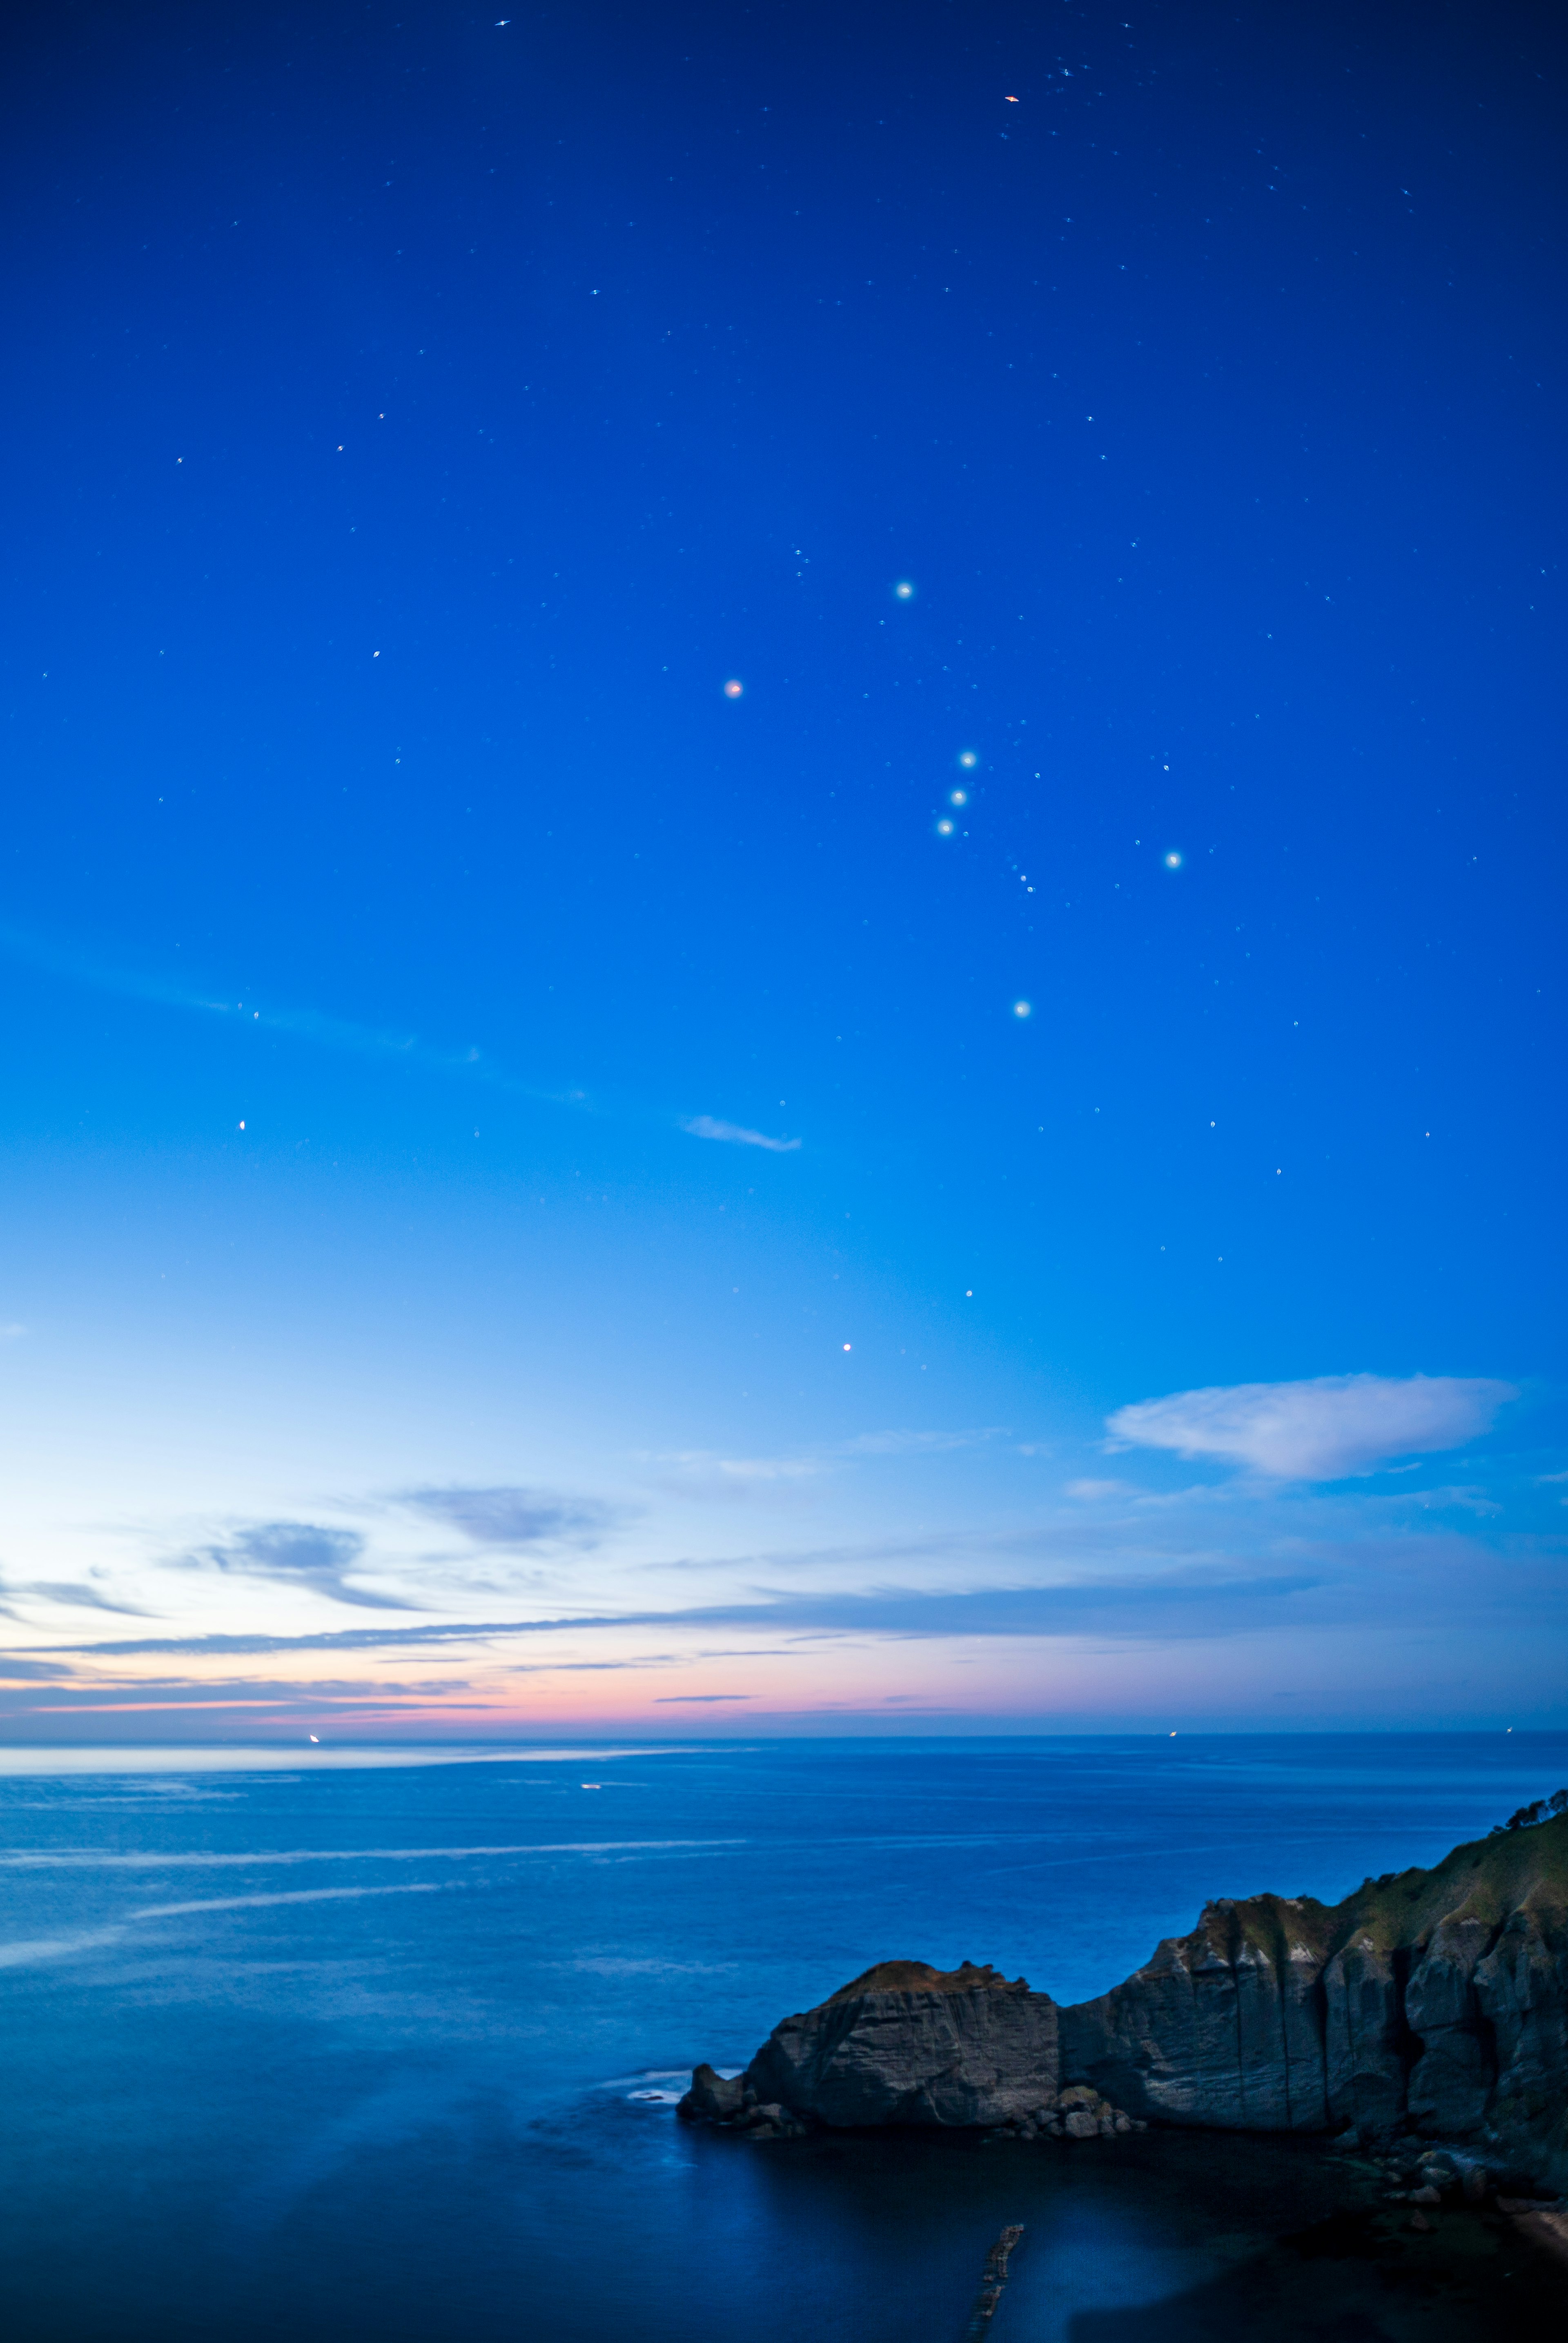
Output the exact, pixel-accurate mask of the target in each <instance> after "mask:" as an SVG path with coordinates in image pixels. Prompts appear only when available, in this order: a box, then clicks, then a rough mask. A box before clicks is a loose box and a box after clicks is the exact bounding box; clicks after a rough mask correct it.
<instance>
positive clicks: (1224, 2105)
mask: <svg viewBox="0 0 1568 2343" xmlns="http://www.w3.org/2000/svg"><path fill="white" fill-rule="evenodd" d="M715 2079H716V2080H717V2078H715ZM1078 2084H1085V2085H1089V2086H1091V2087H1093V2089H1094V2090H1095V2091H1097V2092H1099V2093H1101V2094H1103V2097H1105V2098H1106V2099H1107V2100H1110V2101H1111V2102H1113V2103H1114V2105H1115V2107H1119V2108H1121V2109H1124V2110H1126V2111H1127V2113H1128V2114H1129V2115H1130V2116H1131V2117H1143V2118H1147V2119H1153V2120H1156V2121H1158V2122H1161V2123H1165V2124H1187V2125H1195V2126H1202V2127H1206V2128H1219V2129H1225V2130H1243V2131H1317V2132H1321V2131H1328V2130H1336V2131H1337V2130H1341V2129H1342V2128H1344V2127H1347V2126H1352V2125H1353V2126H1355V2127H1358V2128H1359V2129H1360V2130H1361V2131H1362V2133H1364V2134H1366V2135H1368V2136H1375V2135H1377V2134H1380V2133H1388V2132H1391V2131H1394V2130H1399V2129H1413V2130H1415V2131H1417V2132H1419V2133H1421V2134H1422V2135H1423V2136H1425V2137H1429V2138H1438V2139H1443V2140H1449V2141H1455V2142H1458V2141H1472V2142H1473V2143H1474V2144H1475V2147H1476V2150H1477V2153H1478V2154H1480V2155H1490V2156H1491V2157H1493V2160H1494V2161H1495V2162H1501V2163H1503V2164H1507V2165H1512V2166H1514V2167H1524V2168H1527V2169H1528V2170H1530V2171H1531V2172H1532V2173H1533V2174H1534V2175H1536V2176H1537V2177H1542V2178H1544V2179H1547V2180H1550V2181H1552V2182H1553V2183H1555V2184H1556V2185H1558V2186H1568V1816H1563V1817H1562V1818H1561V1819H1559V1820H1558V1821H1555V1822H1550V1823H1544V1824H1542V1825H1538V1826H1537V1827H1535V1828H1533V1829H1526V1830H1520V1831H1514V1832H1509V1833H1507V1834H1505V1835H1503V1836H1501V1837H1495V1838H1489V1839H1483V1840H1480V1841H1478V1842H1477V1843H1476V1844H1474V1845H1470V1846H1461V1847H1456V1848H1455V1849H1454V1851H1453V1853H1452V1855H1449V1856H1447V1857H1446V1858H1445V1860H1444V1861H1443V1862H1442V1863H1441V1864H1439V1865H1437V1866H1436V1868H1435V1869H1434V1870H1432V1871H1407V1872H1405V1873H1403V1874H1402V1875H1401V1876H1400V1877H1398V1878H1388V1879H1384V1880H1382V1881H1379V1882H1376V1883H1372V1882H1369V1883H1368V1885H1366V1886H1365V1887H1362V1888H1360V1889H1358V1890H1357V1892H1356V1893H1355V1894H1354V1895H1353V1896H1346V1898H1345V1900H1344V1901H1343V1903H1342V1904H1336V1905H1325V1904H1319V1903H1316V1902H1314V1901H1313V1900H1312V1898H1311V1897H1301V1898H1298V1899H1295V1900H1292V1899H1291V1898H1289V1897H1285V1896H1250V1897H1248V1898H1246V1899H1245V1900H1244V1901H1242V1902H1237V1903H1230V1902H1221V1903H1216V1904H1211V1905H1210V1906H1208V1908H1207V1909H1206V1910H1205V1912H1204V1913H1203V1915H1202V1916H1201V1919H1200V1921H1199V1923H1198V1926H1197V1927H1196V1928H1195V1929H1194V1930H1193V1931H1192V1934H1191V1936H1180V1937H1171V1938H1169V1939H1167V1941H1166V1942H1165V1943H1164V1944H1162V1945H1161V1946H1160V1947H1159V1949H1158V1950H1157V1951H1156V1953H1155V1955H1154V1957H1153V1959H1152V1960H1151V1961H1150V1962H1149V1964H1148V1965H1147V1966H1146V1967H1144V1968H1141V1969H1139V1970H1137V1971H1136V1972H1135V1973H1134V1975H1133V1976H1130V1977H1129V1978H1128V1979H1127V1980H1126V1982H1125V1983H1124V1984H1122V1985H1119V1986H1116V1987H1115V1988H1114V1989H1113V1990H1112V1991H1111V1992H1110V1993H1108V1994H1104V1995H1102V1996H1101V1997H1100V1999H1099V2000H1097V2001H1090V2002H1083V2003H1081V2004H1079V2005H1078V2006H1077V2007H1075V2008H1069V2009H1061V2010H1059V2009H1058V2008H1057V2006H1056V2005H1055V2003H1054V2002H1052V2001H1051V2000H1050V1996H1048V1995H1046V1994H1042V1993H1031V1992H1030V1989H1029V1986H1028V1985H1027V1984H1026V1983H1025V1981H1024V1980H1023V1979H1022V1978H1021V1977H1020V1978H1019V1979H1018V1980H1017V1981H1016V1982H1014V1983H1011V1984H1010V1983H1009V1982H1008V1980H1007V1979H1006V1978H1005V1977H1002V1976H1000V1975H999V1974H998V1973H997V1972H996V1971H995V1970H994V1969H989V1968H986V1969H980V1968H975V1967H974V1966H971V1965H970V1963H968V1962H966V1963H965V1964H964V1966H963V1967H962V1968H960V1969H955V1970H949V1971H946V1972H943V1971H939V1970H936V1969H932V1968H928V1967H927V1966H925V1964H924V1963H923V1962H919V1961H888V1962H883V1963H882V1964H880V1965H879V1966H878V1967H876V1968H873V1969H869V1970H867V1972H866V1973H865V1975H864V1976H860V1977H857V1978H856V1979H855V1981H854V1983H853V1984H851V1985H848V1986H844V1987H843V1989H842V1991H840V1992H839V1993H836V1994H835V1995H833V1996H832V1998H831V1999H830V2000H829V2001H826V2002H824V2003H822V2004H821V2005H820V2006H819V2008H816V2009H813V2010H808V2011H806V2012H805V2013H804V2014H803V2015H801V2016H795V2017H789V2018H786V2019H785V2021H784V2023H783V2024H782V2025H781V2026H777V2027H776V2028H775V2029H774V2032H773V2033H772V2035H771V2036H769V2039H768V2041H767V2042H766V2043H765V2044H764V2046H763V2047H762V2048H761V2049H760V2050H759V2052H758V2054H757V2056H756V2057H755V2058H754V2059H753V2060H752V2062H751V2066H749V2068H748V2070H747V2073H746V2076H745V2077H744V2087H745V2088H746V2090H748V2091H749V2092H750V2093H751V2094H753V2095H754V2097H755V2098H756V2099H757V2100H758V2101H766V2102H769V2103H773V2104H775V2105H776V2106H777V2107H779V2108H780V2109H784V2110H789V2111H791V2112H792V2113H793V2114H794V2115H795V2116H799V2117H815V2118H816V2119H817V2120H818V2121H819V2122H822V2123H827V2124H830V2125H834V2126H859V2125H866V2124H890V2123H896V2124H928V2125H929V2124H940V2125H949V2124H954V2125H964V2124H997V2123H1005V2122H1018V2121H1021V2120H1025V2119H1027V2117H1029V2115H1030V2111H1031V2110H1038V2109H1039V2108H1040V2106H1041V2104H1042V2103H1044V2104H1049V2103H1050V2102H1051V2101H1052V2100H1053V2099H1054V2098H1055V2097H1056V2096H1057V2095H1058V2093H1059V2092H1060V2088H1061V2087H1062V2086H1064V2085H1067V2086H1073V2085H1078ZM696 2111H697V2112H699V2113H702V2112H705V2110H704V2109H700V2108H699V2109H697V2110H696Z"/></svg>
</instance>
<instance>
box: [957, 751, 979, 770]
mask: <svg viewBox="0 0 1568 2343" xmlns="http://www.w3.org/2000/svg"><path fill="white" fill-rule="evenodd" d="M959 762H960V765H962V766H963V767H964V768H965V769H966V770H972V769H973V768H974V767H975V766H976V765H978V764H979V763H980V758H979V756H978V755H977V754H976V752H975V750H974V749H960V750H959Z"/></svg>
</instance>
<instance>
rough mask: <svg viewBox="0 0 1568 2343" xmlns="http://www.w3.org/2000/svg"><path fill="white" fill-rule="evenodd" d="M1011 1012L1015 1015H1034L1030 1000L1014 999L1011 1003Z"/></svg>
mask: <svg viewBox="0 0 1568 2343" xmlns="http://www.w3.org/2000/svg"><path fill="white" fill-rule="evenodd" d="M1012 1013H1013V1015H1014V1016H1015V1017H1032V1016H1033V1015H1034V1009H1033V1005H1032V1003H1031V1002H1030V1001H1014V1002H1013V1004H1012Z"/></svg>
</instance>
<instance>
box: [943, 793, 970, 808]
mask: <svg viewBox="0 0 1568 2343" xmlns="http://www.w3.org/2000/svg"><path fill="white" fill-rule="evenodd" d="M969 801H970V793H969V791H968V789H954V791H953V792H952V795H951V796H950V798H949V799H948V803H949V804H950V805H968V803H969Z"/></svg>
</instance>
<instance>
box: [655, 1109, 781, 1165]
mask: <svg viewBox="0 0 1568 2343" xmlns="http://www.w3.org/2000/svg"><path fill="white" fill-rule="evenodd" d="M680 1127H681V1129H682V1131H688V1132H689V1133H690V1135H691V1137H692V1138H693V1139H719V1140H722V1141H725V1143H726V1144H727V1145H729V1146H730V1147H763V1148H766V1149H767V1151H768V1152H769V1155H793V1154H795V1153H796V1152H797V1151H799V1146H800V1141H799V1140H798V1139H770V1138H769V1136H768V1133H767V1132H766V1131H748V1130H747V1128H746V1126H745V1124H744V1123H739V1122H720V1121H719V1120H718V1118H717V1116H715V1115H711V1114H694V1115H689V1116H688V1117H687V1119H686V1120H685V1121H683V1122H682V1124H681V1126H680Z"/></svg>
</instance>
